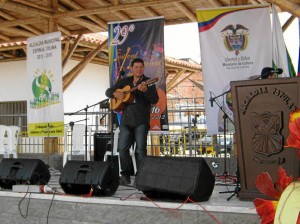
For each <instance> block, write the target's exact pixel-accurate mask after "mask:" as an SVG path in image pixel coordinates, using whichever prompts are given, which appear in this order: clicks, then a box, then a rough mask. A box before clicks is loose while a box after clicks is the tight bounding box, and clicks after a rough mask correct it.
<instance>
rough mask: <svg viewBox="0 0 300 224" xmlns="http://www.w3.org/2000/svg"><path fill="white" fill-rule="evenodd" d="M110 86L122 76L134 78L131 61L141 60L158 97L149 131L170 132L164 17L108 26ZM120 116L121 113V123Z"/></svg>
mask: <svg viewBox="0 0 300 224" xmlns="http://www.w3.org/2000/svg"><path fill="white" fill-rule="evenodd" d="M108 32H109V34H108V35H109V43H108V45H109V46H108V47H109V72H110V85H113V84H114V83H115V82H116V80H117V79H118V77H119V76H121V77H120V78H122V77H126V76H130V75H132V74H131V72H130V69H129V68H130V62H131V60H133V59H134V58H142V59H143V60H144V62H145V71H144V74H145V76H147V77H149V78H151V79H153V78H158V81H157V82H156V83H155V85H156V88H157V92H158V95H159V101H158V103H157V104H156V105H155V106H153V107H152V110H151V120H150V131H168V130H169V127H168V126H169V125H168V116H167V98H166V79H165V64H164V59H165V57H164V19H163V18H162V17H158V18H151V19H144V20H132V21H125V22H123V21H122V22H115V23H109V24H108ZM120 116H122V115H121V113H119V114H118V117H119V120H120Z"/></svg>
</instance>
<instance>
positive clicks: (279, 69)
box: [271, 68, 283, 74]
mask: <svg viewBox="0 0 300 224" xmlns="http://www.w3.org/2000/svg"><path fill="white" fill-rule="evenodd" d="M271 72H272V73H276V74H282V73H283V70H282V68H277V69H275V70H272V71H271Z"/></svg>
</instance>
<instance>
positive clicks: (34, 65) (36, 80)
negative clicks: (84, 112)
mask: <svg viewBox="0 0 300 224" xmlns="http://www.w3.org/2000/svg"><path fill="white" fill-rule="evenodd" d="M27 78H28V84H27V85H28V97H27V123H28V124H27V125H28V136H30V137H38V136H44V137H56V136H57V137H58V136H63V135H64V108H63V91H62V65H61V33H60V32H54V33H49V34H45V35H42V36H37V37H32V38H29V39H28V40H27Z"/></svg>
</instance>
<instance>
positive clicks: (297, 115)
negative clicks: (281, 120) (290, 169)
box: [284, 108, 300, 159]
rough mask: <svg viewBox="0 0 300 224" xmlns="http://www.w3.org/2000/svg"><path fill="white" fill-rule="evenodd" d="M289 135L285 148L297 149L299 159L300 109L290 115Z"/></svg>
mask: <svg viewBox="0 0 300 224" xmlns="http://www.w3.org/2000/svg"><path fill="white" fill-rule="evenodd" d="M289 130H290V133H289V135H288V137H287V140H286V144H287V145H285V146H284V147H286V148H296V149H298V150H297V151H298V157H299V159H300V108H298V109H297V110H295V111H294V112H291V113H290V120H289Z"/></svg>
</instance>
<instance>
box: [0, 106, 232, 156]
mask: <svg viewBox="0 0 300 224" xmlns="http://www.w3.org/2000/svg"><path fill="white" fill-rule="evenodd" d="M189 112H190V111H178V110H169V114H172V113H173V115H171V116H173V117H176V116H179V115H178V113H181V114H184V113H185V114H186V116H187V118H186V120H185V122H182V123H180V122H173V123H169V126H170V130H169V132H162V133H157V132H150V133H149V135H148V148H147V149H148V154H149V155H165V156H189V157H191V156H192V157H197V156H211V157H217V156H223V155H224V153H225V152H226V151H227V157H231V156H233V151H234V143H233V134H228V135H226V146H227V149H224V136H223V135H212V136H208V135H207V133H206V129H203V128H201V126H199V125H197V124H196V123H192V120H193V119H192V117H193V116H194V115H195V110H194V114H192V113H189ZM198 112H199V113H200V112H201V113H203V110H199V111H198ZM196 113H197V111H196ZM0 116H2V117H3V116H4V117H5V116H14V117H17V118H18V119H15V120H18V124H22V119H24V117H25V116H26V115H25V114H19V115H0ZM85 116H86V114H85V113H79V114H77V115H76V119H74V120H80V119H82V118H83V117H85ZM105 116H107V117H109V112H108V111H101V112H89V113H88V122H87V124H88V126H90V127H91V129H92V136H93V135H94V134H95V133H97V132H99V123H98V120H99V119H100V118H102V117H105ZM66 117H67V118H68V119H66V120H69V121H70V117H69V114H66ZM94 121H95V122H94ZM18 124H15V125H18ZM67 124H68V123H67ZM21 128H22V133H21V136H20V140H19V145H18V153H26V154H31V153H33V154H35V153H44V154H48V153H50V154H51V153H58V154H62V153H63V152H64V144H63V137H58V138H55V137H50V138H49V137H45V138H44V137H34V138H31V137H28V135H27V127H26V126H22V127H21ZM103 129H104V130H101V132H105V133H107V132H108V130H109V129H110V128H109V125H108V122H107V123H106V124H104V126H103ZM106 135H107V134H106ZM91 149H92V153H93V150H94V138H92V144H91Z"/></svg>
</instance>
